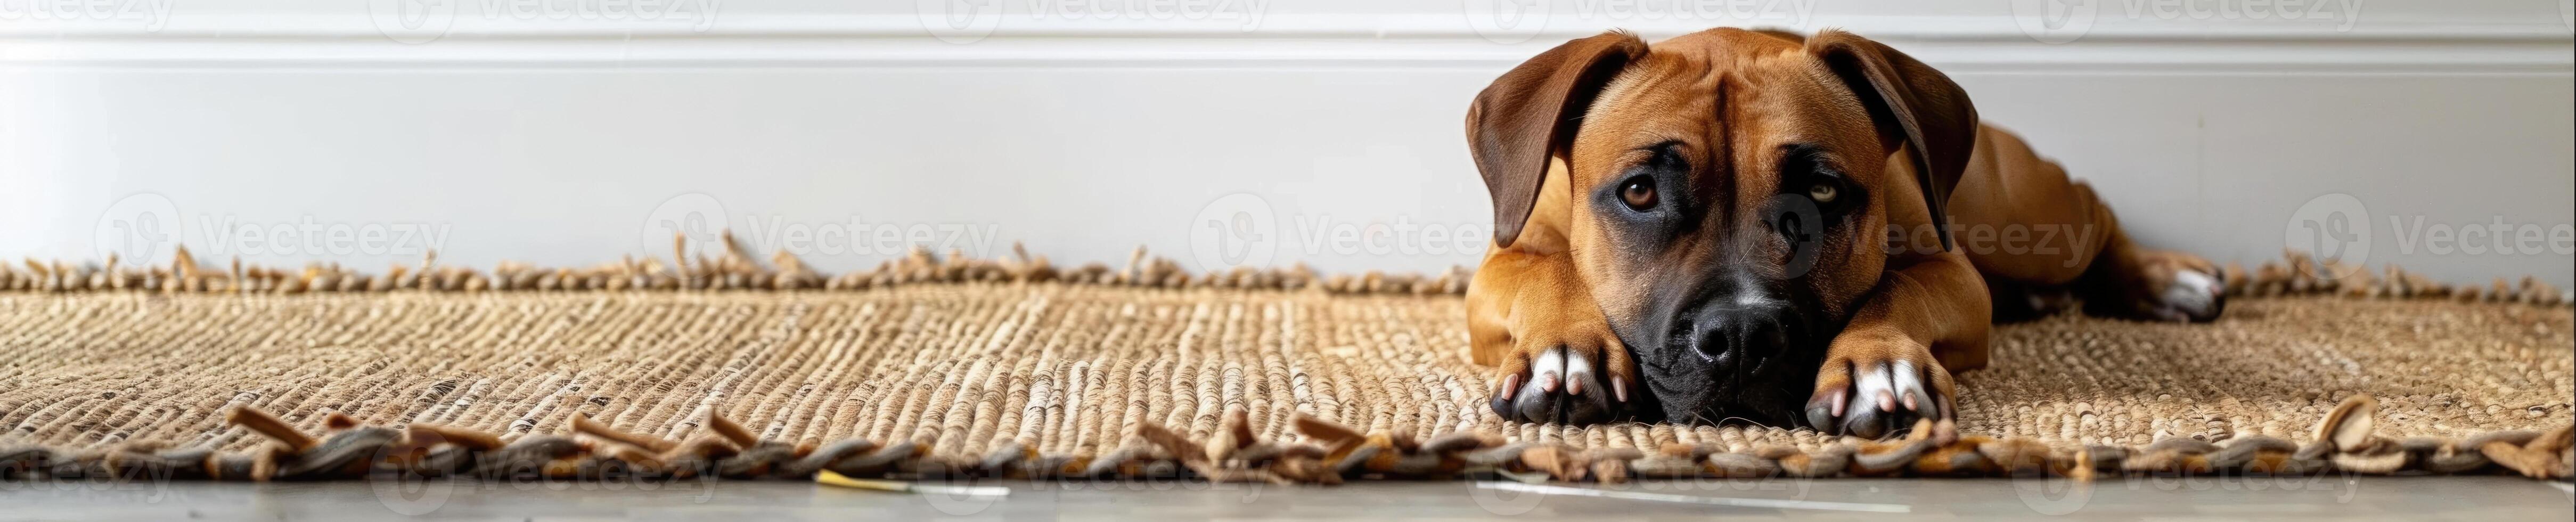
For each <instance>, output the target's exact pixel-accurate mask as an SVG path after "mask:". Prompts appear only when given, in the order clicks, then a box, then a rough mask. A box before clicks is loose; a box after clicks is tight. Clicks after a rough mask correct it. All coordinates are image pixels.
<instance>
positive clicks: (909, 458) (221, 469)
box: [0, 395, 2576, 484]
mask: <svg viewBox="0 0 2576 522" xmlns="http://www.w3.org/2000/svg"><path fill="white" fill-rule="evenodd" d="M2377 412H2378V402H2377V400H2375V399H2373V398H2371V397H2370V396H2368V395H2356V396H2353V397H2351V398H2348V399H2346V400H2345V401H2344V402H2343V403H2342V404H2341V405H2340V406H2338V407H2336V408H2335V409H2334V411H2332V412H2331V413H2328V414H2327V415H2326V417H2325V419H2324V420H2323V421H2321V422H2319V423H2318V425H2317V427H2316V430H2315V432H2314V435H2313V436H2311V437H2310V438H2309V440H2307V441H2304V442H2294V441H2289V440H2282V439H2278V438H2272V437H2263V436H2251V437H2239V438H2235V439H2230V440H2227V441H2225V442H2222V443H2217V444H2212V443H2208V442H2202V441H2199V440H2194V439H2186V438H2175V439H2166V440H2163V441H2159V442H2156V443H2154V444H2149V445H2147V446H2144V447H2134V448H2132V447H2121V446H2087V447H2083V448H2080V449H2075V450H2051V449H2050V448H2049V447H2048V446H2046V445H2043V444H2040V443H2039V442H2037V441H2033V440H2028V439H2019V438H2013V439H1993V438H1987V437H1976V436H1969V437H1957V438H1954V439H1950V440H1934V439H1930V438H1926V437H1925V436H1924V435H1923V434H1926V433H1930V432H1931V430H1929V429H1924V428H1926V427H1925V426H1917V429H1915V430H1914V431H1913V433H1915V435H1912V436H1909V437H1908V438H1905V439H1901V440H1893V441H1863V440H1857V439H1846V440H1845V441H1843V442H1840V443H1837V444H1833V445H1830V446H1828V447H1826V448H1824V449H1821V450H1818V451H1802V450H1799V449H1797V448H1793V447H1785V446H1783V447H1769V448H1759V449H1755V450H1753V451H1750V452H1743V453H1731V452H1724V451H1718V450H1715V449H1712V448H1708V447H1701V446H1690V445H1682V444H1672V445H1667V446H1665V447H1663V448H1659V449H1658V451H1656V452H1654V453H1646V452H1644V451H1641V450H1637V449H1634V448H1627V449H1610V450H1602V449H1594V450H1582V449H1577V448H1573V447H1569V446H1563V445H1552V444H1532V443H1505V442H1503V441H1502V440H1500V439H1499V438H1498V437H1495V436H1493V435H1489V434H1481V433H1451V434H1447V435H1442V436H1438V437H1433V438H1431V439H1430V440H1424V441H1415V440H1412V439H1411V438H1410V437H1406V436H1403V435H1397V434H1390V433H1369V434H1362V433H1359V432H1358V431H1355V430H1353V429H1351V428H1350V427H1347V426H1343V425H1340V424H1335V423H1332V422H1328V421H1324V420H1321V419H1316V418H1313V417H1307V416H1303V415H1300V416H1298V417H1296V419H1295V420H1294V422H1295V423H1296V431H1297V432H1298V433H1299V434H1301V435H1303V436H1304V439H1303V440H1301V441H1298V442H1279V441H1268V440H1261V439H1259V438H1257V437H1255V436H1253V434H1254V433H1255V430H1253V428H1252V426H1251V425H1250V421H1249V418H1248V416H1247V415H1246V414H1245V412H1244V411H1242V410H1239V409H1238V410H1233V411H1230V412H1228V414H1227V420H1226V422H1225V425H1224V428H1223V429H1221V430H1219V431H1217V432H1216V434H1215V435H1214V436H1213V437H1211V438H1209V439H1207V440H1195V439H1191V438H1188V437H1185V436H1182V435H1180V434H1179V433H1178V432H1175V431H1173V430H1171V429H1169V428H1165V427H1162V426H1159V425H1154V424H1151V423H1148V424H1145V425H1142V426H1141V427H1140V428H1139V429H1138V433H1137V434H1136V435H1137V436H1136V437H1133V438H1131V439H1130V440H1141V442H1135V443H1131V444H1129V445H1127V446H1125V447H1122V448H1119V449H1117V450H1115V451H1111V452H1109V453H1108V454H1105V455H1040V454H1037V453H1036V452H1035V450H1032V449H1030V448H1029V446H1028V445H1027V444H1023V443H1009V442H1006V443H1004V444H1000V445H998V446H996V448H997V449H995V450H994V451H992V452H990V453H989V454H987V455H984V456H982V457H980V458H972V457H965V458H961V457H958V456H951V455H934V454H931V453H930V450H929V448H931V447H933V446H934V442H935V441H927V440H920V441H894V442H879V441H871V440H864V439H850V440H842V441H838V442H832V443H829V444H819V445H809V446H798V445H793V444H789V443H785V442H780V441H771V440H761V439H760V438H759V437H757V436H755V435H753V434H752V433H751V431H750V430H747V429H744V428H743V427H742V426H740V425H738V424H735V423H733V422H732V421H730V420H728V419H726V418H725V417H724V416H723V415H720V414H709V415H708V417H707V418H706V419H705V420H706V421H707V422H706V424H705V426H707V427H709V428H710V430H709V431H711V432H713V433H712V434H710V435H701V436H699V437H697V438H693V439H690V440H684V441H674V440H666V439H659V438H653V437H647V436H642V435H636V434H633V433H628V432H624V431H620V430H618V429H616V428H614V427H610V426H606V425H603V424H599V423H597V422H595V421H591V420H589V419H588V418H586V417H575V418H574V419H573V420H572V421H571V425H570V426H569V427H568V429H567V430H566V431H565V432H563V433H562V434H558V435H537V436H530V437H523V438H520V439H519V440H518V441H516V442H511V443H507V444H504V443H502V442H501V438H500V436H499V435H498V434H493V433H486V432H480V431H474V430H468V429H461V428H455V427H447V426H436V425H427V424H413V425H409V426H405V427H402V428H391V427H382V426H360V425H358V422H357V421H356V420H355V419H352V418H350V417H348V416H345V415H340V414H337V413H334V414H331V415H330V416H329V417H327V418H326V419H325V420H324V428H325V431H326V433H325V434H324V435H322V436H319V437H316V436H314V435H311V434H308V433H305V432H304V431H301V430H298V429H296V428H295V427H293V426H291V425H289V424H288V423H287V422H285V421H283V420H281V419H278V418H277V417H275V416H272V415H269V414H268V413H266V412H262V411H260V410H257V409H252V408H250V407H247V406H239V407H235V408H234V409H232V410H231V411H230V412H228V415H227V417H226V420H227V421H228V422H230V423H232V424H235V425H238V426H241V427H243V428H246V429H248V430H251V431H254V432H257V433H259V434H261V435H262V436H264V437H266V438H268V439H269V442H268V443H267V444H266V445H264V446H262V447H261V448H259V449H257V450H253V451H251V452H248V453H217V452H214V451H210V450H204V449H166V448H163V447H160V446H158V445H156V444H152V443H128V444H124V445H122V446H119V447H116V448H113V449H108V450H102V451H91V452H80V453H63V452H57V451H54V450H50V449H47V448H43V447H22V448H8V449H0V480H44V479H49V478H51V479H80V480H102V479H104V480H155V479H176V480H232V481H286V480H343V479H361V478H371V477H383V476H390V475H396V474H410V475H412V476H422V477H450V476H466V477H478V478H483V479H486V480H510V479H522V480H524V479H530V478H543V479H565V480H582V479H605V478H618V479H624V480H648V481H649V480H679V479H688V478H702V477H713V478H723V479H790V480H805V479H810V478H812V477H814V476H815V475H817V474H818V473H820V472H822V471H831V472H834V473H838V474H841V475H844V476H850V477H872V478H889V479H912V480H942V479H975V478H1007V479H1095V480H1098V479H1120V478H1131V479H1132V478H1179V479H1195V480H1206V481H1217V482H1268V483H1279V484H1338V483H1341V482H1343V481H1346V480H1365V479H1454V478H1462V477H1475V476H1481V475H1486V474H1501V475H1507V476H1515V475H1516V476H1530V477H1532V478H1536V477H1544V478H1547V479H1551V480H1559V481H1596V482H1606V483H1616V482H1624V481H1628V480H1632V479H1640V478H1654V479H1670V478H1767V477H2024V478H2028V477H2065V478H2070V479H2075V480H2092V479H2095V478H2098V477H2102V476H2131V475H2200V474H2212V473H2241V474H2247V475H2267V476H2280V475H2313V474H2324V473H2334V472H2341V473H2349V474H2368V475H2391V474H2400V473H2425V474H2500V473H2514V474H2520V475H2522V476H2525V477H2531V478H2536V479H2566V478H2568V477H2569V471H2570V469H2571V468H2576V450H2571V446H2576V425H2571V426H2563V427H2560V428H2558V429H2554V430H2549V431H2547V432H2536V431H2502V432H2495V433H2487V434H2483V435H2479V436H2475V437H2470V438H2466V439H2457V440H2452V439H2439V438H2429V437H2414V438H2405V439H2390V438H2387V437H2384V436H2380V435H2376V434H2374V433H2372V428H2373V426H2374V425H2375V423H2376V415H2377Z"/></svg>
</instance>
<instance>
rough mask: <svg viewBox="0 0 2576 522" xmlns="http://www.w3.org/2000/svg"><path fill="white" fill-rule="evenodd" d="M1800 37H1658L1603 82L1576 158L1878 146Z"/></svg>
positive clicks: (1854, 99)
mask: <svg viewBox="0 0 2576 522" xmlns="http://www.w3.org/2000/svg"><path fill="white" fill-rule="evenodd" d="M1796 38H1797V35H1792V34H1785V33H1773V32H1764V31H1748V30H1741V29H1732V28H1724V29H1715V30H1709V31H1702V32H1697V33H1691V34H1687V35H1683V36H1679V37H1675V38H1673V39H1670V40H1665V41H1662V42H1657V43H1655V44H1654V45H1653V46H1652V47H1651V48H1650V51H1649V53H1648V54H1647V55H1646V56H1645V57H1644V58H1643V59H1641V60H1639V61H1638V62H1637V63H1635V64H1633V65H1631V66H1630V67H1627V68H1626V69H1624V70H1621V71H1620V73H1619V74H1618V75H1617V76H1615V77H1613V78H1612V79H1611V80H1610V81H1608V82H1606V83H1604V84H1603V86H1602V90H1601V95H1600V96H1599V97H1597V98H1595V99H1594V100H1593V103H1592V105H1591V107H1590V108H1589V111H1588V113H1589V115H1588V116H1586V117H1585V118H1584V120H1583V122H1582V125H1581V127H1580V130H1579V131H1578V132H1576V134H1575V140H1574V144H1573V150H1572V155H1573V157H1576V158H1605V157H1615V156H1616V155H1618V154H1620V153H1622V152H1624V151H1628V150H1632V149H1636V148H1638V147H1643V146H1647V145H1652V144H1655V143H1663V142H1686V143H1692V144H1701V145H1706V146H1708V148H1709V149H1713V150H1705V151H1700V152H1703V153H1709V154H1727V155H1730V156H1732V155H1734V154H1733V153H1736V152H1742V153H1747V154H1751V155H1752V156H1755V157H1754V158H1746V159H1758V157H1759V156H1761V155H1762V154H1764V152H1763V151H1764V150H1767V149H1768V148H1772V147H1777V146H1780V145H1784V144H1790V143H1804V144H1813V145H1818V146H1821V147H1822V148H1825V149H1831V150H1853V151H1861V150H1870V149H1873V148H1874V146H1875V145H1876V141H1875V140H1876V136H1877V135H1876V134H1875V132H1876V131H1875V130H1874V127H1873V126H1872V123H1871V122H1870V120H1869V112H1868V109H1867V108H1865V107H1864V106H1863V105H1862V102H1861V100H1860V98H1859V97H1858V96H1856V95H1854V94H1853V93H1852V91H1851V90H1850V89H1849V88H1846V87H1844V86H1843V85H1842V84H1841V80H1840V79H1839V78H1836V77H1835V76H1834V75H1833V72H1832V71H1831V70H1829V69H1827V68H1825V67H1823V66H1821V65H1820V64H1818V62H1817V61H1816V58H1815V57H1814V56H1813V55H1812V54H1810V53H1808V52H1807V51H1806V50H1805V48H1804V47H1803V45H1802V43H1801V42H1800V41H1798V40H1796ZM1717 140H1724V141H1725V142H1724V143H1712V142H1715V141H1717ZM1737 149H1741V150H1737ZM1597 166H1599V167H1604V168H1608V167H1612V166H1611V165H1597ZM1579 170H1593V172H1578V173H1577V175H1578V176H1583V175H1585V174H1591V175H1596V176H1598V175H1615V173H1610V172H1601V171H1600V170H1601V169H1579ZM1871 170H1875V169H1871ZM1743 188H1745V189H1757V190H1758V189H1760V188H1761V187H1743ZM1712 195H1714V194H1712Z"/></svg>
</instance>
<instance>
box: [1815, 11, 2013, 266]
mask: <svg viewBox="0 0 2576 522" xmlns="http://www.w3.org/2000/svg"><path fill="white" fill-rule="evenodd" d="M1807 52H1808V53H1809V54H1813V55H1815V56H1816V58H1817V59H1818V60H1820V61H1823V62H1824V63H1825V66H1826V67H1830V68H1832V69H1833V72H1834V75H1835V76H1838V77H1841V78H1842V80H1843V84H1844V85H1847V86H1850V88H1851V90H1852V94H1855V95H1859V96H1860V99H1861V103H1862V104H1863V105H1867V106H1869V117H1870V119H1871V121H1875V122H1877V123H1878V125H1879V128H1880V129H1881V131H1880V132H1882V133H1892V134H1894V135H1896V136H1901V137H1903V138H1904V140H1905V142H1906V143H1907V144H1908V145H1911V146H1912V147H1913V148H1914V176H1915V181H1916V182H1918V183H1921V184H1922V185H1923V197H1924V199H1926V200H1927V201H1924V203H1925V204H1926V208H1930V209H1932V224H1933V228H1934V229H1936V230H1939V231H1940V236H1941V248H1943V249H1948V248H1950V227H1949V218H1948V217H1947V216H1948V215H1947V214H1945V213H1944V212H1943V210H1942V208H1941V207H1942V206H1943V205H1945V204H1946V203H1947V202H1948V201H1949V199H1950V188H1951V187H1954V186H1957V185H1958V184H1959V176H1960V174H1961V172H1963V171H1965V170H1966V169H1967V167H1968V154H1969V152H1970V151H1973V150H1975V148H1976V146H1977V107H1976V106H1975V105H1974V104H1970V103H1969V102H1968V93H1967V91H1964V90H1960V89H1959V84H1956V83H1951V82H1950V77H1949V76H1946V75H1943V74H1941V71H1936V70H1933V69H1932V67H1930V66H1926V65H1923V62H1918V61H1915V60H1914V57H1911V56H1906V55H1905V53H1900V52H1896V49H1893V48H1889V47H1888V46H1887V45H1886V44H1881V43H1878V42H1876V41H1872V40H1870V39H1868V38H1862V37H1859V36H1856V35H1853V34H1851V33H1846V32H1842V31H1833V30H1828V31H1824V32H1820V33H1816V36H1815V37H1813V38H1808V39H1807ZM1882 135H1885V134H1882Z"/></svg>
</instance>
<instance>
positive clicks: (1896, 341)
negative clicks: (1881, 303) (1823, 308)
mask: <svg viewBox="0 0 2576 522" xmlns="http://www.w3.org/2000/svg"><path fill="white" fill-rule="evenodd" d="M1956 390H1957V387H1956V385H1955V384H1953V383H1952V382H1951V380H1950V370H1948V369H1945V368H1942V367H1941V363H1940V361H1937V360H1934V359H1933V358H1932V350H1931V348H1929V347H1926V346H1924V345H1922V344H1921V343H1916V342H1914V341H1913V340H1912V339H1906V338H1902V337H1875V336H1844V337H1840V338H1836V339H1834V342H1833V345H1832V346H1831V347H1828V348H1826V349H1825V364H1824V367H1823V368H1821V369H1819V370H1818V371H1817V375H1816V394H1815V395H1814V396H1813V397H1811V398H1809V399H1807V426H1808V427H1810V428H1815V429H1816V431H1822V432H1825V433H1833V434H1845V435H1852V436H1856V437H1861V438H1867V439H1876V438H1880V437H1885V436H1888V435H1892V434H1895V433H1896V432H1897V431H1898V430H1903V429H1907V428H1910V427H1913V426H1914V424H1915V421H1916V420H1919V419H1934V420H1935V421H1936V422H1935V423H1934V425H1933V426H1934V428H1933V429H1936V430H1940V432H1938V433H1934V434H1932V435H1933V437H1935V438H1936V439H1939V440H1948V439H1949V437H1950V436H1951V435H1954V434H1955V433H1956V430H1957V427H1956V426H1957V423H1955V422H1952V421H1953V419H1954V418H1955V417H1956V416H1957V412H1956V411H1955V408H1952V407H1951V404H1952V403H1951V400H1950V397H1951V396H1952V394H1953V393H1955V392H1956Z"/></svg>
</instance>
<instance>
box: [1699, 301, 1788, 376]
mask: <svg viewBox="0 0 2576 522" xmlns="http://www.w3.org/2000/svg"><path fill="white" fill-rule="evenodd" d="M1787 312H1788V307H1786V306H1781V305H1776V304H1770V303H1737V306H1729V307H1716V306H1712V307H1708V308H1706V309H1703V310H1701V311H1700V314H1699V318H1698V321H1695V326H1696V329H1697V330H1698V331H1695V332H1692V335H1691V337H1690V339H1691V344H1692V346H1691V349H1692V351H1695V352H1698V354H1699V356H1700V359H1701V360H1702V361H1705V362H1708V363H1709V364H1711V365H1715V366H1721V367H1723V366H1731V365H1735V364H1741V363H1742V362H1743V361H1744V358H1746V357H1763V356H1767V355H1769V354H1771V353H1773V352H1777V351H1779V350H1781V349H1782V348H1784V347H1787V346H1788V344H1789V327H1788V320H1787V319H1788V318H1787Z"/></svg>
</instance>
